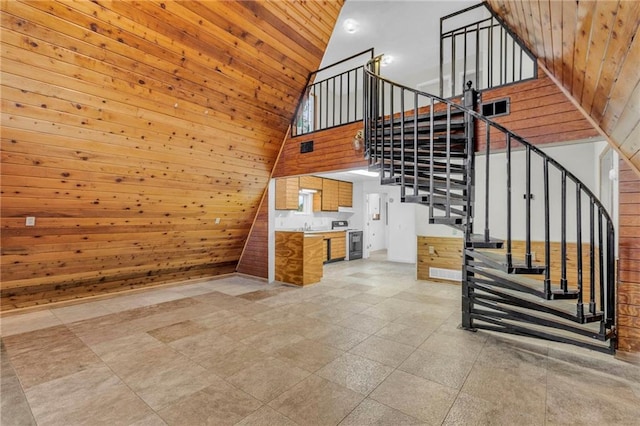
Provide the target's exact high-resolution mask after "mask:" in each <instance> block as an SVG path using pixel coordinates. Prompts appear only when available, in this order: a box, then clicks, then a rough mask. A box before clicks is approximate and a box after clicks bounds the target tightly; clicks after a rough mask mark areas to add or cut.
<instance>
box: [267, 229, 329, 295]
mask: <svg viewBox="0 0 640 426" xmlns="http://www.w3.org/2000/svg"><path fill="white" fill-rule="evenodd" d="M275 237H276V238H275V243H276V244H275V245H276V250H275V258H276V259H275V279H276V280H277V281H281V282H285V283H289V284H295V285H299V286H305V285H309V284H313V283H317V282H319V281H320V280H321V279H322V263H323V256H324V255H323V251H322V249H323V247H324V241H323V236H322V234H305V233H304V232H276V235H275Z"/></svg>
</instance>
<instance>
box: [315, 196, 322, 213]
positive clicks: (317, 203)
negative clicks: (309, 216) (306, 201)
mask: <svg viewBox="0 0 640 426" xmlns="http://www.w3.org/2000/svg"><path fill="white" fill-rule="evenodd" d="M320 211H322V191H318V192H316V193H315V194H313V212H314V213H315V212H320Z"/></svg>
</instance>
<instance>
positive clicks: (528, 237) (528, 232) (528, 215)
mask: <svg viewBox="0 0 640 426" xmlns="http://www.w3.org/2000/svg"><path fill="white" fill-rule="evenodd" d="M526 154H527V157H526V158H527V164H526V174H527V175H526V178H525V179H526V191H527V193H526V195H525V197H526V207H525V212H524V214H525V224H526V236H525V262H526V264H527V268H531V265H532V259H531V146H529V145H527V148H526Z"/></svg>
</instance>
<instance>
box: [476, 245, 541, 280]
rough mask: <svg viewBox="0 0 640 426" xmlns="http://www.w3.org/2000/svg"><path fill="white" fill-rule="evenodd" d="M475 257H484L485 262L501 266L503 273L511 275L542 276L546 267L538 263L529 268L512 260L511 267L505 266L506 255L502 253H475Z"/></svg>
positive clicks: (520, 262)
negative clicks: (503, 269)
mask: <svg viewBox="0 0 640 426" xmlns="http://www.w3.org/2000/svg"><path fill="white" fill-rule="evenodd" d="M474 255H475V256H477V257H481V258H482V257H484V258H485V259H486V260H487V261H489V262H492V263H495V264H499V265H502V266H503V267H504V268H505V272H507V273H511V274H527V275H531V274H543V273H544V272H545V270H546V267H545V266H544V265H542V264H540V263H537V262H534V263H532V265H531V267H528V266H527V265H526V264H525V262H524V261H523V260H521V259H513V260H512V265H511V267H508V265H507V259H506V253H505V252H504V251H500V252H493V251H488V250H480V251H475V253H474Z"/></svg>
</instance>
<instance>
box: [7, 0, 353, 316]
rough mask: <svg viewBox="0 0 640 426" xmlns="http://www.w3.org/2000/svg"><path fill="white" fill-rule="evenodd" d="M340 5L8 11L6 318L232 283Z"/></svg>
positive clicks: (84, 4) (165, 4) (111, 4)
mask: <svg viewBox="0 0 640 426" xmlns="http://www.w3.org/2000/svg"><path fill="white" fill-rule="evenodd" d="M342 3H343V2H342V1H341V0H339V1H336V0H330V1H329V0H327V1H296V2H293V1H286V2H285V1H278V0H274V1H180V2H178V1H153V0H146V1H108V0H96V1H66V0H65V1H28V0H25V1H16V0H11V1H3V2H2V18H1V19H2V27H1V29H2V34H1V36H2V37H1V38H2V40H1V43H2V44H1V46H2V52H1V54H2V61H1V71H2V81H1V89H2V171H1V173H2V207H1V215H2V218H1V220H2V297H3V298H2V302H3V309H6V308H7V307H10V306H18V305H29V304H36V303H43V302H47V301H51V300H57V299H60V298H69V297H81V296H85V295H88V294H92V293H96V292H100V291H113V290H118V289H121V288H130V287H135V286H140V285H145V284H147V283H149V282H157V281H158V280H161V281H166V280H176V279H181V278H190V277H195V276H208V275H212V274H215V273H219V272H224V271H229V270H233V269H234V268H235V265H236V264H237V261H238V258H239V256H240V253H241V251H242V247H243V244H244V241H245V239H246V237H247V234H248V232H249V228H250V226H251V223H252V220H253V219H254V217H255V216H256V212H257V208H258V205H259V202H260V199H261V196H262V194H263V192H264V190H265V188H266V186H267V182H268V179H269V175H270V172H271V170H272V168H273V164H274V162H275V160H276V156H277V154H278V152H279V149H280V146H281V144H282V141H283V139H284V136H285V133H286V131H287V127H288V124H289V121H290V120H291V117H292V115H293V111H294V109H295V107H296V103H297V100H298V97H299V95H300V93H301V92H302V90H303V88H304V85H305V82H306V78H307V75H308V73H309V72H310V71H312V70H315V69H317V68H318V65H319V64H320V61H321V59H322V56H323V53H324V50H325V48H326V45H327V43H328V41H329V37H330V36H331V33H332V30H333V26H334V24H335V22H336V20H337V17H338V14H339V12H340V8H341V6H342ZM27 216H34V217H36V226H34V227H26V226H25V217H27ZM217 219H219V222H218V220H217ZM18 300H19V301H20V302H17V301H18Z"/></svg>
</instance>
